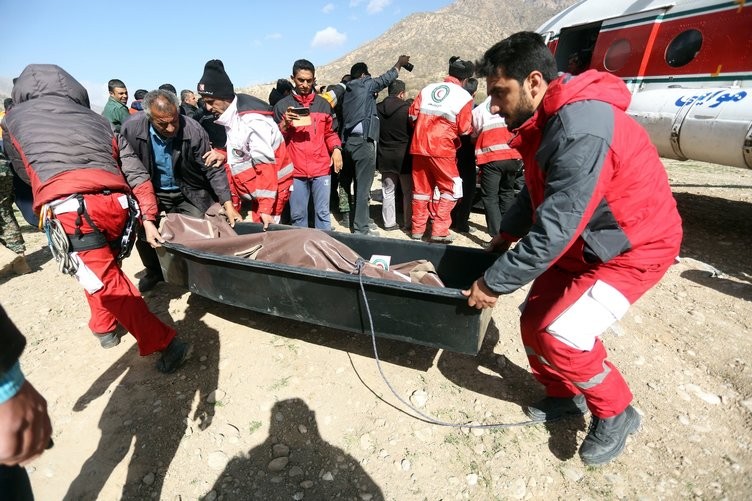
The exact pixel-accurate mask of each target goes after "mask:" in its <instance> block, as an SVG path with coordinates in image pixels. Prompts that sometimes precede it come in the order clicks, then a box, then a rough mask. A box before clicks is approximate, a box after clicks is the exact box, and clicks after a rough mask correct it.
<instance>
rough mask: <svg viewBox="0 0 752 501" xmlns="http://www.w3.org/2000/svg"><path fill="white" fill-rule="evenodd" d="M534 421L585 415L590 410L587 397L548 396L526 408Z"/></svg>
mask: <svg viewBox="0 0 752 501" xmlns="http://www.w3.org/2000/svg"><path fill="white" fill-rule="evenodd" d="M524 411H525V414H527V417H529V418H530V419H532V420H533V421H541V422H542V421H556V420H557V419H562V418H565V417H571V416H584V415H585V414H587V412H588V408H587V405H586V404H585V397H584V396H582V395H575V396H574V397H571V398H566V397H546V398H544V399H542V400H539V401H537V402H535V403H534V404H530V405H528V406H527V407H525V408H524Z"/></svg>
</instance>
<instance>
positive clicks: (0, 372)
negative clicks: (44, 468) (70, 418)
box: [0, 306, 52, 500]
mask: <svg viewBox="0 0 752 501" xmlns="http://www.w3.org/2000/svg"><path fill="white" fill-rule="evenodd" d="M25 345H26V339H25V338H24V337H23V335H22V334H21V333H20V332H19V331H18V329H17V328H16V326H15V325H14V324H13V322H12V321H11V320H10V318H8V315H7V314H6V313H5V310H4V309H3V308H2V306H0V493H2V497H3V499H13V500H15V499H23V500H26V499H33V494H32V492H31V484H30V483H29V476H28V475H27V473H26V470H25V469H24V468H23V467H22V466H20V465H21V464H25V463H28V462H29V461H30V460H32V459H34V458H35V457H36V456H38V455H40V454H41V453H42V452H44V450H45V449H46V448H47V447H48V445H49V443H50V435H52V425H51V424H50V416H49V415H48V414H47V401H46V400H45V399H44V397H42V395H40V394H39V393H38V392H37V390H35V389H34V387H33V386H32V385H31V383H29V382H28V381H26V379H25V378H24V375H23V372H21V365H20V364H19V362H18V359H19V357H20V356H21V352H22V351H23V349H24V346H25Z"/></svg>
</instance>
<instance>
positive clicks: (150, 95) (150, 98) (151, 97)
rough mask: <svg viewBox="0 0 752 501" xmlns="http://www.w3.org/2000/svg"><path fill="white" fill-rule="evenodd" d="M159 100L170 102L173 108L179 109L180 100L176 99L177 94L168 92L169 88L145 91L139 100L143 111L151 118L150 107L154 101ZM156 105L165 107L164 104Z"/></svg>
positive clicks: (157, 101)
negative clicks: (142, 97) (141, 99)
mask: <svg viewBox="0 0 752 501" xmlns="http://www.w3.org/2000/svg"><path fill="white" fill-rule="evenodd" d="M160 98H161V100H163V101H166V102H168V103H170V104H172V105H173V106H174V107H175V110H176V111H178V110H180V101H178V96H176V95H175V94H174V93H172V92H170V91H169V90H164V89H157V90H153V91H150V92H147V93H146V95H145V96H144V100H143V101H141V106H142V107H143V108H144V111H145V112H146V116H147V117H149V119H151V107H152V105H153V104H154V103H155V102H156V103H159V101H160ZM158 106H159V107H160V108H162V109H164V108H166V107H165V106H164V104H162V105H159V104H158Z"/></svg>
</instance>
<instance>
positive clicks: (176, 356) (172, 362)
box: [157, 337, 193, 374]
mask: <svg viewBox="0 0 752 501" xmlns="http://www.w3.org/2000/svg"><path fill="white" fill-rule="evenodd" d="M192 348H193V347H192V346H191V344H190V343H187V342H185V341H181V340H179V339H178V338H176V337H175V338H172V341H170V344H168V345H167V348H165V349H164V350H162V356H161V357H159V360H157V370H158V371H159V372H161V373H163V374H170V373H172V372H175V371H176V370H178V369H179V368H180V366H181V365H183V364H184V363H185V361H186V360H188V358H189V357H190V356H191V351H192Z"/></svg>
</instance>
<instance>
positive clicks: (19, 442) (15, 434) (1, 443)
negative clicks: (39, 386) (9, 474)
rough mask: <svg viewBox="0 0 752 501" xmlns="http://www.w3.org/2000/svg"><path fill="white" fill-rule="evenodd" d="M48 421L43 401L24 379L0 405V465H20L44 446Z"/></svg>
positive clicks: (45, 403) (50, 429) (49, 431)
mask: <svg viewBox="0 0 752 501" xmlns="http://www.w3.org/2000/svg"><path fill="white" fill-rule="evenodd" d="M50 435H52V424H51V423H50V416H49V415H48V414H47V401H46V400H45V399H44V397H42V395H40V394H39V393H38V392H37V390H35V389H34V387H33V386H32V385H31V383H29V382H28V381H26V382H24V384H23V386H22V387H21V389H20V390H19V392H18V393H16V395H15V396H14V397H13V398H11V399H10V400H7V401H5V402H3V403H2V404H0V464H4V465H7V466H15V465H17V464H21V465H24V464H26V463H28V462H29V461H31V460H32V459H34V458H35V457H37V456H39V455H40V454H41V453H42V452H44V450H45V449H46V448H47V446H48V444H49V443H50Z"/></svg>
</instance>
